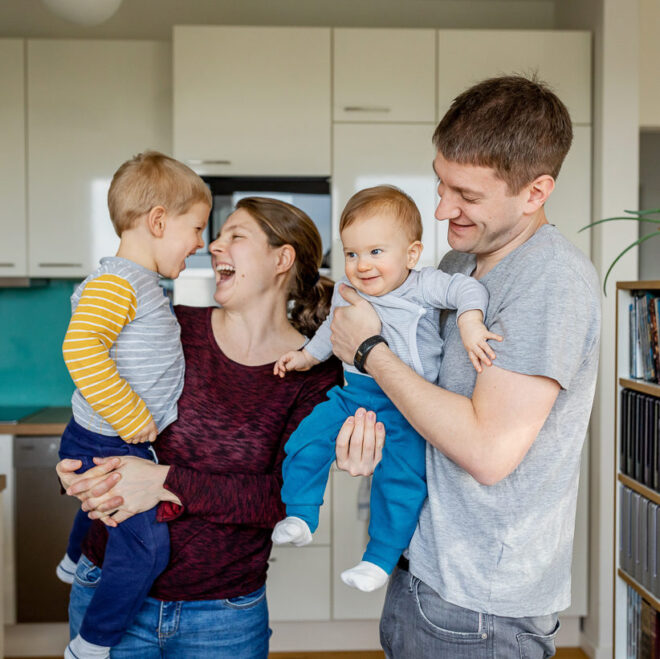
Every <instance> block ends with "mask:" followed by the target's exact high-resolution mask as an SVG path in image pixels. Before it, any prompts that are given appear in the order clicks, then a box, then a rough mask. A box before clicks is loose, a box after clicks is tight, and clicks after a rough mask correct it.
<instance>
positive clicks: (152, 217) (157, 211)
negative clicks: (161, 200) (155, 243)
mask: <svg viewBox="0 0 660 659" xmlns="http://www.w3.org/2000/svg"><path fill="white" fill-rule="evenodd" d="M166 219H167V211H166V210H165V209H164V208H163V207H162V206H154V207H153V208H152V209H151V210H150V211H149V212H148V213H147V227H148V229H149V231H150V232H151V234H152V235H154V236H156V238H162V236H163V234H164V233H165V221H166Z"/></svg>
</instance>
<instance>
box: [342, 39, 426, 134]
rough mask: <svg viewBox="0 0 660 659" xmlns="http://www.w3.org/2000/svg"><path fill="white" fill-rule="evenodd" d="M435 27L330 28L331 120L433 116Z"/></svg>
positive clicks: (383, 119) (376, 119)
mask: <svg viewBox="0 0 660 659" xmlns="http://www.w3.org/2000/svg"><path fill="white" fill-rule="evenodd" d="M435 38H436V35H435V30H409V29H375V28H371V29H369V28H336V29H335V30H333V62H334V90H333V91H334V103H333V105H334V112H333V119H334V121H364V122H389V121H392V122H395V121H405V122H419V121H430V122H433V121H435V84H436V83H435V79H436V75H435Z"/></svg>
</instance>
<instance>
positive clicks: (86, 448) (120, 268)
mask: <svg viewBox="0 0 660 659" xmlns="http://www.w3.org/2000/svg"><path fill="white" fill-rule="evenodd" d="M211 203H212V200H211V194H210V192H209V189H208V187H207V186H206V184H205V183H204V181H202V179H201V178H200V177H199V176H197V174H195V173H194V172H193V171H192V170H191V169H190V168H188V167H186V165H184V164H182V163H180V162H178V161H176V160H173V159H172V158H169V157H168V156H165V155H163V154H162V153H157V152H155V151H148V152H145V153H141V154H139V155H137V156H136V157H135V158H133V159H131V160H128V161H127V162H125V163H124V164H123V165H122V166H121V167H120V168H119V169H118V170H117V171H116V172H115V175H114V177H113V179H112V183H111V184H110V190H109V192H108V207H109V210H110V218H111V220H112V223H113V225H114V228H115V231H116V232H117V234H118V235H119V238H120V242H119V249H118V251H117V255H116V256H111V257H106V258H103V259H101V264H100V266H99V267H98V268H97V269H96V270H95V271H94V272H93V273H92V274H91V275H89V277H87V279H85V281H83V282H82V283H81V284H80V285H79V286H78V288H77V289H76V290H75V292H74V294H73V296H72V298H71V305H72V308H73V313H72V316H71V322H70V323H69V328H68V330H67V333H66V336H65V338H64V345H63V347H62V349H63V354H64V361H65V362H66V366H67V368H68V369H69V373H70V375H71V377H72V379H73V381H74V383H75V385H76V390H75V391H74V393H73V398H72V400H71V406H72V408H73V419H71V421H70V422H69V424H68V426H67V427H66V429H65V430H64V434H63V435H62V441H61V444H60V458H72V459H76V460H80V461H81V462H82V467H81V468H80V470H79V471H86V470H87V469H89V468H91V467H93V466H94V463H93V460H92V459H93V457H107V456H114V455H136V456H138V457H142V458H147V459H153V457H152V456H153V455H154V454H153V452H152V451H151V447H150V444H149V442H153V441H154V440H155V439H156V436H157V434H158V433H159V432H160V431H162V430H163V429H164V428H166V427H167V426H168V425H169V424H170V423H172V422H173V421H174V420H175V419H176V418H177V401H178V399H179V395H180V394H181V389H182V387H183V376H184V360H183V350H182V348H181V341H180V333H181V329H180V327H179V323H178V322H177V320H176V317H175V316H174V313H173V312H172V309H171V305H170V301H169V299H168V298H167V297H166V296H165V292H164V290H163V289H162V288H161V287H160V286H159V285H158V280H159V278H160V276H163V277H169V278H171V279H175V278H176V277H178V276H179V274H180V272H181V271H182V270H183V268H185V259H186V257H187V256H189V255H190V254H192V253H194V252H195V251H196V250H197V249H199V248H200V247H202V246H203V245H204V240H203V232H204V229H205V228H206V223H207V220H208V216H209V212H210V210H211ZM89 523H90V522H89V520H88V519H87V516H86V515H85V513H83V512H82V511H79V512H78V515H77V516H76V519H75V521H74V525H73V529H72V531H71V535H70V537H69V546H68V547H67V553H66V555H65V556H64V558H63V559H62V561H61V562H60V564H59V565H58V567H57V575H58V576H59V577H60V579H62V581H66V582H68V583H71V582H72V581H73V579H74V574H75V570H76V564H77V562H78V560H79V558H80V554H81V547H80V544H81V542H82V540H83V539H84V537H85V535H86V532H87V530H88V528H89ZM108 533H109V535H108V544H107V548H106V552H105V558H104V561H103V574H102V577H101V580H100V582H99V583H98V585H97V586H96V588H95V591H94V596H93V598H92V600H91V602H90V604H89V607H88V608H87V611H86V613H85V617H84V619H83V622H82V625H81V628H80V633H79V634H78V636H76V637H75V638H74V639H72V640H71V642H70V643H69V645H68V646H67V648H66V651H65V654H64V656H65V657H66V658H69V659H70V658H76V657H85V659H89V658H90V657H108V656H109V652H110V647H111V646H113V645H116V644H117V643H118V642H119V640H120V639H121V637H122V636H123V634H124V632H125V631H126V629H127V628H128V627H129V626H130V624H131V622H132V619H133V618H134V616H135V614H136V613H137V611H138V610H139V608H140V607H141V606H142V603H143V601H144V598H145V597H146V595H147V593H148V592H149V589H150V588H151V584H152V583H153V581H154V579H155V578H156V577H157V576H158V574H159V573H160V572H162V570H163V569H164V568H165V566H166V565H167V561H168V558H169V534H168V531H167V524H165V523H164V522H158V521H156V508H152V509H151V510H148V511H146V512H143V513H139V514H137V515H134V516H133V517H130V518H129V519H127V520H125V521H123V522H122V523H121V524H119V525H118V526H116V527H115V528H109V531H108Z"/></svg>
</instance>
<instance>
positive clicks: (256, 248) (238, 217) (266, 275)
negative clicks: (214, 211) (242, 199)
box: [209, 208, 277, 307]
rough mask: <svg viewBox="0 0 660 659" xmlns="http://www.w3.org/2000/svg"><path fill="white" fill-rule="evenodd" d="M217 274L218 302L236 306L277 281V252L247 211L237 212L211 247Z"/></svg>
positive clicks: (216, 291)
mask: <svg viewBox="0 0 660 659" xmlns="http://www.w3.org/2000/svg"><path fill="white" fill-rule="evenodd" d="M209 251H210V252H211V262H212V264H213V270H214V272H215V284H216V288H215V294H214V296H213V297H214V299H215V301H216V302H218V304H221V305H222V306H223V307H226V306H228V305H232V306H235V305H236V304H240V303H241V302H242V301H246V300H248V299H250V298H251V297H253V296H255V295H259V294H260V293H263V292H265V291H266V290H268V289H270V288H271V287H272V286H273V285H274V282H275V274H276V262H277V250H275V249H273V248H272V247H271V246H270V245H269V244H268V238H267V237H266V234H265V233H264V232H263V231H262V229H261V227H260V226H259V224H258V223H257V222H256V221H255V220H254V219H253V218H252V217H251V215H250V214H249V213H248V212H247V211H246V210H244V209H242V208H239V209H238V210H236V211H234V212H233V213H232V214H231V215H230V216H229V217H228V218H227V221H226V222H225V223H224V225H223V226H222V229H221V230H220V235H219V236H218V237H217V238H216V239H215V240H214V241H213V242H212V243H211V244H210V245H209Z"/></svg>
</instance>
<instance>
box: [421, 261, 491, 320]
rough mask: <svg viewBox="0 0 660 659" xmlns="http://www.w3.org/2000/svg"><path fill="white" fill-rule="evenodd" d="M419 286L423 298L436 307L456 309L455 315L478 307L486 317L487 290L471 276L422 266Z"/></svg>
mask: <svg viewBox="0 0 660 659" xmlns="http://www.w3.org/2000/svg"><path fill="white" fill-rule="evenodd" d="M419 286H420V290H421V293H422V296H423V298H424V300H425V301H426V302H427V303H428V304H429V305H431V306H433V307H436V308H437V309H456V316H457V317H458V316H460V315H461V314H462V313H463V312H465V311H469V310H471V309H479V310H480V311H481V312H482V313H483V314H484V318H485V317H486V309H487V308H488V290H487V289H486V287H485V286H484V285H483V284H482V283H480V282H478V281H477V280H476V279H473V278H472V277H468V276H466V275H463V274H460V273H457V274H453V275H450V274H448V273H446V272H443V271H442V270H437V269H436V268H423V269H422V270H420V272H419Z"/></svg>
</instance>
